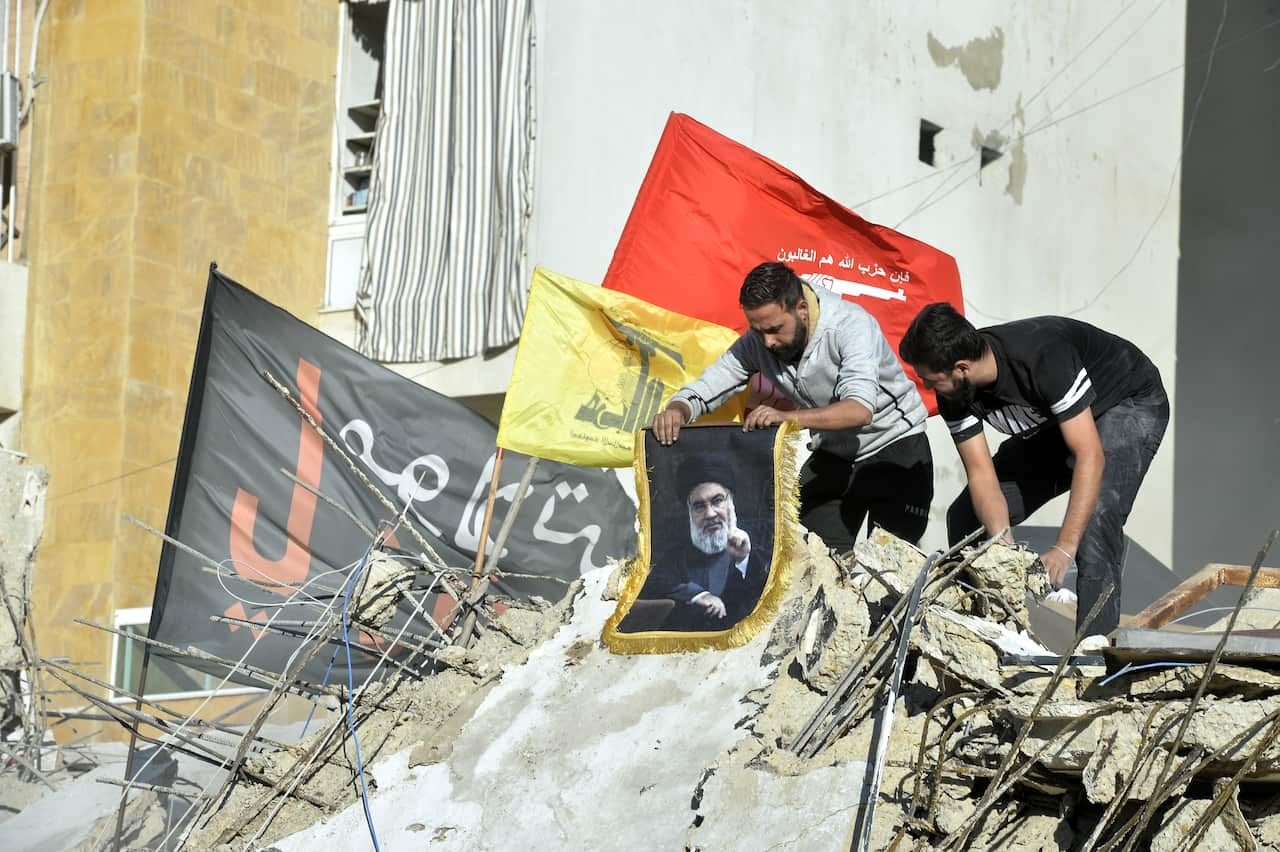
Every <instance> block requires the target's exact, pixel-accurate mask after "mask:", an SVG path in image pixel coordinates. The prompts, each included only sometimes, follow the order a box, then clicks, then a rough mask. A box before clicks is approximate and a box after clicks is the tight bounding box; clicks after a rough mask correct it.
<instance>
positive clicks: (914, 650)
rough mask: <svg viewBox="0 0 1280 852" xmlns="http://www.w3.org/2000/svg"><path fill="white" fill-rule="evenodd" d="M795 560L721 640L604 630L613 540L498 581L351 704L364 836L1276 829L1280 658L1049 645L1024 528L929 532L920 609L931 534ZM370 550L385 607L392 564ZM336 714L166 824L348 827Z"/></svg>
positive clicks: (1211, 833)
mask: <svg viewBox="0 0 1280 852" xmlns="http://www.w3.org/2000/svg"><path fill="white" fill-rule="evenodd" d="M789 559H790V563H791V566H792V581H791V585H790V587H789V589H788V592H787V596H786V598H785V599H784V601H783V602H782V605H781V608H780V612H779V615H778V617H777V618H776V620H775V621H774V622H773V624H772V626H771V627H770V628H768V629H766V630H765V631H763V632H762V633H761V635H759V636H757V637H756V638H755V639H753V640H752V641H751V642H749V643H748V644H746V645H744V646H743V647H740V648H733V649H729V650H725V651H703V652H700V653H689V654H670V655H655V656H637V657H627V656H618V655H614V654H611V653H609V652H608V651H607V650H606V649H605V648H604V647H603V645H602V644H601V643H600V641H599V637H600V631H601V628H602V626H603V624H604V621H605V620H606V619H607V618H608V616H609V615H610V613H611V612H612V610H613V607H614V601H615V600H616V598H617V596H618V590H619V588H620V583H621V580H622V577H623V576H624V573H625V572H624V570H623V568H622V567H621V566H615V567H614V570H612V571H610V569H607V568H606V569H601V570H599V571H595V572H592V573H590V574H588V575H586V576H585V577H584V578H583V580H582V581H581V583H580V584H577V585H575V587H574V588H572V589H570V590H569V592H568V593H567V594H566V595H565V596H564V598H563V599H562V600H561V601H560V602H558V603H556V604H551V603H549V602H546V601H541V600H537V601H534V602H527V603H513V604H512V605H510V606H509V607H508V608H506V609H505V610H504V611H502V612H501V613H500V614H499V615H497V617H496V619H495V620H493V621H492V622H491V624H490V626H489V628H488V629H486V630H485V632H484V633H483V635H482V636H481V637H480V638H479V640H478V641H476V642H475V643H474V644H473V645H471V646H470V647H463V646H461V645H448V646H445V647H442V648H439V649H438V650H437V651H436V652H435V654H434V659H435V661H436V664H437V671H436V672H435V673H434V674H433V675H432V676H431V677H427V678H423V679H412V678H399V677H392V676H388V678H387V679H386V680H385V681H384V682H382V683H380V684H378V685H377V686H375V687H374V688H373V689H372V690H370V691H369V692H367V693H366V694H365V695H364V696H362V697H361V700H360V701H359V702H358V707H357V710H356V716H355V723H356V726H357V729H358V732H359V742H360V746H361V750H362V754H361V758H362V768H363V776H364V779H365V782H366V785H367V787H368V790H369V802H368V806H369V819H371V821H372V822H373V824H374V825H376V826H377V830H378V836H379V842H380V845H381V848H383V849H388V850H390V849H420V848H423V847H424V846H429V847H430V848H432V849H439V850H464V849H466V850H470V849H477V848H480V849H525V848H593V849H595V848H599V849H605V848H607V849H617V850H630V849H636V850H642V849H645V850H647V849H653V848H664V849H665V848H675V849H679V848H684V849H687V850H722V849H724V850H734V849H742V848H761V849H765V848H768V849H782V850H786V849H793V850H800V849H804V850H822V849H832V850H835V849H841V850H843V849H848V848H850V846H851V843H852V841H853V839H854V837H855V836H856V832H857V831H858V830H859V829H860V828H861V827H862V823H863V821H864V820H866V819H867V817H868V815H869V814H870V813H871V810H872V808H871V807H870V805H871V803H872V802H873V801H874V804H875V807H874V818H873V819H872V820H871V824H870V829H869V830H870V838H871V848H872V849H877V850H885V849H891V848H892V849H898V850H905V849H921V848H937V849H1002V850H1005V849H1007V850H1019V852H1021V850H1039V849H1045V850H1049V849H1053V850H1060V849H1061V850H1065V849H1086V848H1088V849H1096V848H1103V847H1106V846H1107V845H1108V844H1115V846H1114V848H1123V847H1125V845H1126V844H1130V848H1135V849H1160V850H1175V849H1207V850H1228V849H1230V850H1236V849H1241V850H1244V849H1249V850H1252V849H1276V850H1280V787H1278V786H1276V784H1277V782H1280V672H1277V671H1272V670H1269V669H1267V668H1265V667H1258V666H1245V665H1238V664H1217V665H1214V666H1212V667H1211V666H1209V665H1206V664H1202V663H1201V664H1195V665H1185V664H1184V665H1179V666H1176V667H1165V666H1155V667H1151V668H1143V669H1134V670H1128V671H1120V672H1117V671H1115V667H1114V666H1113V667H1112V669H1111V670H1110V671H1108V669H1106V668H1104V667H1103V666H1098V665H1091V664H1086V663H1081V662H1079V661H1075V662H1073V661H1071V660H1062V658H1060V657H1058V656H1056V655H1054V654H1053V652H1051V651H1050V650H1049V649H1048V648H1046V647H1044V646H1043V645H1042V644H1040V643H1039V641H1038V640H1037V639H1036V637H1035V636H1034V635H1033V634H1032V633H1031V632H1030V630H1029V628H1028V627H1027V621H1028V619H1027V606H1026V600H1027V598H1028V596H1032V597H1035V596H1039V595H1042V594H1043V593H1044V592H1045V590H1046V588H1047V586H1046V583H1047V580H1046V579H1045V578H1044V576H1043V571H1042V570H1040V569H1039V566H1038V563H1037V561H1036V558H1035V554H1034V553H1031V552H1030V551H1028V550H1026V549H1025V548H1021V547H1015V546H1005V545H1001V544H993V545H990V546H988V547H986V548H985V549H982V548H976V549H969V550H965V551H962V552H960V553H959V554H956V555H954V556H951V557H950V558H948V559H944V560H943V561H942V562H940V563H939V564H938V565H936V566H934V568H932V569H931V573H930V574H929V575H928V577H926V578H925V580H926V582H925V584H924V586H923V589H924V592H923V595H922V597H921V601H920V605H919V608H918V610H917V611H916V612H915V613H914V614H911V613H910V612H909V611H908V608H907V607H906V606H905V603H906V599H907V596H908V594H909V592H910V589H911V587H912V584H913V583H914V582H915V581H916V579H917V577H918V576H919V572H920V570H921V568H922V566H923V565H924V564H925V555H924V554H922V553H920V552H919V551H918V550H916V549H915V548H913V547H911V546H910V545H908V544H906V543H905V542H902V541H899V540H897V539H895V538H893V537H892V536H889V535H888V534H886V533H884V532H882V531H878V530H877V531H875V532H874V533H873V534H872V535H871V536H870V537H869V538H868V539H867V540H865V541H863V542H861V543H859V545H858V546H857V547H856V548H855V550H854V551H853V552H851V553H849V554H845V555H842V556H833V555H832V554H830V553H829V552H828V549H827V548H826V546H825V545H824V543H823V542H822V541H821V540H820V539H818V538H817V537H816V536H812V535H806V536H803V537H801V538H800V540H798V541H797V542H796V543H795V544H794V545H793V547H792V551H791V553H790V554H789ZM373 565H374V569H372V570H371V571H370V579H369V582H368V584H367V585H366V587H365V589H364V590H363V595H362V597H361V607H362V618H372V619H374V620H376V618H377V614H376V613H377V611H378V610H379V608H380V606H381V605H382V602H383V601H386V600H395V599H396V598H397V597H398V596H399V595H400V594H403V589H404V587H405V585H406V582H407V581H406V575H405V573H404V572H403V570H401V569H400V567H399V566H397V564H396V563H395V562H394V561H393V560H390V559H386V560H384V559H381V558H377V557H375V559H374V560H373ZM378 566H381V567H378ZM371 613H372V614H371ZM908 617H910V618H911V623H912V630H911V635H910V639H909V643H908V645H907V654H906V663H905V667H904V670H903V674H904V678H903V682H902V688H901V690H900V691H899V693H898V694H897V696H896V699H895V703H894V705H893V708H892V709H893V713H892V714H891V717H892V721H891V724H890V727H889V730H888V734H887V739H886V740H885V742H884V746H883V747H882V748H881V747H880V746H879V743H880V737H881V736H882V733H883V732H882V730H881V728H880V715H881V708H882V702H883V700H884V696H885V695H886V694H887V684H888V682H889V680H890V678H891V675H892V666H893V660H894V653H893V651H894V649H895V648H896V647H897V644H898V642H899V637H900V629H899V625H901V624H902V623H903V621H904V620H905V619H907V618H908ZM1015 660H1016V661H1017V662H1014V661H1015ZM1060 660H1061V665H1059V664H1058V662H1059V661H1060ZM1028 661H1031V662H1028ZM342 718H343V717H342V716H341V715H340V711H339V709H338V706H337V702H332V704H331V706H330V708H329V709H328V710H327V711H322V712H321V713H320V714H319V716H318V717H317V719H316V720H314V723H313V728H312V729H311V733H309V734H308V735H307V736H306V737H304V738H302V739H301V740H300V741H298V742H297V743H296V744H295V745H291V746H288V747H283V748H265V749H257V750H255V751H253V752H251V753H250V754H249V756H248V757H247V759H246V760H245V762H244V764H243V766H242V767H241V769H240V772H239V781H238V782H237V783H236V784H235V785H233V786H232V787H231V788H230V790H229V792H228V793H227V795H226V796H225V797H224V798H223V799H221V800H220V801H219V802H218V803H217V805H216V806H215V807H212V808H209V809H208V811H207V812H206V813H204V814H203V815H202V817H201V818H200V819H199V820H197V824H196V826H195V828H194V830H193V831H192V832H191V834H190V835H189V836H188V837H187V838H186V840H185V843H184V848H191V849H246V848H268V847H270V848H274V849H277V850H281V852H284V850H301V849H312V848H331V847H338V846H343V847H347V848H354V847H355V846H360V845H361V844H363V843H364V842H365V840H364V836H365V835H366V834H367V831H368V829H367V828H366V815H365V811H364V806H363V804H362V802H361V800H360V798H359V793H358V786H357V784H356V783H355V780H356V778H357V777H358V776H359V774H360V769H361V765H358V764H357V761H356V756H355V753H354V750H353V749H352V748H351V739H350V738H349V737H347V736H345V735H343V736H335V735H334V733H333V732H334V731H335V730H342V728H341V726H337V727H335V726H334V725H333V724H331V723H333V722H334V721H335V720H341V719H342ZM877 760H883V773H882V776H881V780H880V783H879V786H878V788H877V789H876V790H872V789H871V788H870V784H871V779H872V777H873V768H874V765H875V763H876V761H877ZM873 797H874V799H873ZM104 818H105V817H104ZM110 819H111V820H115V819H116V816H115V813H114V810H113V811H112V813H111V815H110ZM124 824H125V831H126V833H127V834H128V837H127V845H129V846H130V847H136V848H148V846H149V844H153V843H154V842H155V841H157V840H158V835H156V836H151V837H148V836H147V834H148V832H151V833H152V834H153V835H155V834H156V831H157V826H159V827H160V828H163V827H164V825H165V823H164V821H163V820H160V819H158V818H157V811H156V808H155V799H154V796H152V795H151V794H149V793H148V794H145V795H144V794H141V793H140V794H137V795H135V796H134V797H133V798H132V799H131V800H130V805H129V808H128V809H127V810H126V811H125V813H124ZM104 826H107V823H102V825H100V826H98V827H97V828H96V829H95V832H96V834H99V835H100V834H103V833H104ZM85 848H91V846H90V847H85Z"/></svg>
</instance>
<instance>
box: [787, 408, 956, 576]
mask: <svg viewBox="0 0 1280 852" xmlns="http://www.w3.org/2000/svg"><path fill="white" fill-rule="evenodd" d="M932 501H933V453H932V452H931V451H930V449H929V439H928V438H927V437H926V436H925V434H924V433H923V432H921V433H919V434H917V435H908V436H907V437H905V438H900V439H899V440H897V441H894V442H893V443H892V444H890V445H889V446H887V447H885V448H884V449H882V450H880V451H879V452H878V453H876V454H875V455H873V456H870V457H868V458H865V459H862V460H861V461H857V462H853V461H849V460H848V459H844V458H841V457H840V456H837V455H834V454H832V453H828V452H824V451H823V450H815V451H814V453H813V455H811V456H809V460H808V461H807V462H805V464H804V468H803V469H802V470H801V471H800V522H801V523H802V524H804V525H805V527H807V528H808V529H810V530H812V531H813V532H816V533H817V534H818V535H820V536H822V540H823V541H825V542H826V543H827V546H828V547H831V548H834V549H835V550H837V551H840V552H844V551H846V550H851V549H853V543H854V539H855V538H856V537H857V535H858V529H859V528H860V527H861V526H862V522H863V520H864V519H866V518H867V517H868V516H870V519H871V524H872V525H873V526H876V525H878V526H881V527H883V528H884V529H886V530H888V531H889V532H891V533H893V534H894V535H896V536H897V537H898V538H901V539H905V540H906V541H909V542H911V543H912V544H915V543H917V542H918V541H920V536H922V535H924V530H925V527H927V526H928V525H929V504H930V503H931V502H932Z"/></svg>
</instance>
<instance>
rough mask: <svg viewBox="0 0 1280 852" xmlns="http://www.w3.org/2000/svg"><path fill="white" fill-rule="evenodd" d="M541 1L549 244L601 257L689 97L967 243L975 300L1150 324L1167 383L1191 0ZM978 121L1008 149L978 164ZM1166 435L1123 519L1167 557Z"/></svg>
mask: <svg viewBox="0 0 1280 852" xmlns="http://www.w3.org/2000/svg"><path fill="white" fill-rule="evenodd" d="M536 10H537V16H538V19H537V33H538V43H537V63H538V80H537V86H538V139H537V153H536V155H537V189H536V196H535V199H536V200H535V213H534V229H533V240H532V250H531V258H530V259H531V261H532V262H534V263H537V264H541V265H544V266H547V267H548V268H550V269H553V270H555V271H557V272H561V273H565V274H567V275H571V276H574V277H576V278H579V279H582V280H586V281H596V282H598V281H600V280H601V278H602V277H603V276H604V272H605V269H606V268H607V266H608V263H609V259H610V257H611V254H612V251H613V247H614V245H615V243H616V242H617V238H618V235H619V233H620V232H621V230H622V226H623V224H624V222H625V220H626V217H627V214H628V213H629V212H630V208H631V203H632V200H633V199H634V197H635V193H636V190H637V189H638V188H639V185H640V182H641V180H642V178H643V176H644V172H645V169H646V168H647V166H648V164H649V159H650V157H651V155H652V153H653V149H654V146H655V145H656V144H657V141H658V136H659V134H660V132H661V130H662V126H663V123H664V122H665V120H666V117H667V114H668V113H669V112H670V111H673V110H674V111H680V112H685V113H688V114H690V115H692V116H693V117H695V118H697V119H698V120H700V121H702V122H704V123H706V124H709V125H710V126H711V127H713V128H715V129H716V130H719V131H720V132H722V133H724V134H726V135H728V136H730V137H732V138H734V139H736V140H738V141H740V142H743V143H745V144H747V145H749V146H751V147H753V148H754V149H756V150H757V151H759V152H761V153H763V154H765V155H767V156H769V157H771V158H773V159H775V160H777V161H778V162H780V163H782V164H784V165H786V166H788V167H789V168H791V169H793V170H794V171H796V172H797V173H798V174H800V175H801V176H802V177H804V178H805V179H806V180H808V181H809V182H810V183H811V184H813V185H814V186H815V187H817V188H818V189H820V190H822V191H824V192H826V193H827V194H829V195H831V196H832V197H834V198H836V199H838V200H840V201H841V202H843V203H844V204H846V205H847V206H849V207H851V208H852V209H854V210H855V211H856V212H858V213H860V214H862V215H864V216H865V217H867V218H869V219H871V220H873V221H876V222H880V223H883V224H887V225H893V226H898V225H899V223H901V225H900V229H901V230H903V231H904V232H906V233H908V234H911V235H912V236H915V237H918V238H920V239H923V240H926V241H927V242H930V243H932V244H934V245H936V246H938V247H940V248H942V249H944V250H946V251H948V252H950V253H951V254H953V255H954V256H955V257H956V259H957V261H958V262H959V266H960V272H961V276H962V280H963V282H964V289H965V294H966V299H967V301H968V310H967V312H968V314H969V316H970V317H971V318H972V319H973V320H974V321H975V322H976V323H977V324H979V325H984V324H991V323H995V322H999V321H1001V320H1002V319H1005V318H1020V317H1026V316H1033V315H1036V314H1043V313H1060V314H1061V313H1066V314H1071V315H1073V316H1076V317H1078V318H1080V319H1083V320H1086V321H1089V322H1092V323H1095V324H1097V325H1099V326H1102V327H1104V328H1106V329H1108V330H1110V331H1114V332H1116V333H1118V334H1121V335H1123V336H1126V337H1128V338H1130V339H1131V340H1133V341H1134V342H1136V343H1137V344H1138V345H1139V346H1141V347H1142V348H1143V349H1144V350H1145V351H1146V352H1147V353H1148V354H1149V355H1150V356H1151V357H1152V359H1153V360H1154V361H1155V362H1156V364H1157V366H1159V367H1160V369H1161V372H1162V373H1163V374H1164V377H1165V383H1166V386H1167V388H1168V389H1169V391H1170V392H1171V393H1172V390H1173V370H1174V328H1175V326H1174V321H1175V295H1176V284H1177V255H1178V242H1177V241H1178V222H1177V218H1178V207H1179V198H1178V184H1177V181H1176V179H1175V177H1176V175H1175V171H1176V168H1177V165H1178V160H1179V152H1180V134H1181V128H1182V99H1183V74H1182V70H1181V65H1182V62H1183V53H1184V47H1183V45H1184V29H1185V11H1186V10H1185V5H1184V3H1183V2H1161V1H1160V0H1112V2H1095V3H1076V4H1053V5H1045V4H1022V3H1015V2H1011V0H1006V2H997V0H977V1H976V2H968V3H963V4H955V3H942V2H934V3H923V2H917V3H890V2H862V3H849V2H841V1H840V0H788V2H772V0H736V1H733V2H731V0H701V2H698V3H689V2H679V0H646V2H639V0H538V2H537V6H536ZM1133 87H1136V88H1133ZM1126 90H1128V91H1126ZM1108 98H1110V100H1108ZM922 118H923V119H928V120H930V121H932V122H934V123H936V124H939V125H941V126H942V127H943V128H944V130H943V132H942V133H941V134H940V135H939V137H938V145H939V149H940V150H939V163H940V166H939V167H937V168H931V167H929V166H926V165H924V164H922V163H920V162H918V159H917V151H918V131H919V124H920V120H921V119H922ZM1022 134H1026V136H1025V138H1022ZM975 139H982V140H987V142H988V144H989V145H992V146H993V147H996V148H998V149H1001V150H1003V151H1004V156H1002V157H1001V158H1000V159H999V160H997V161H995V162H994V163H992V164H991V165H989V166H988V167H987V168H986V169H983V170H982V172H981V175H980V176H979V170H978V161H977V157H976V153H977V151H976V144H975ZM1010 140H1017V141H1013V142H1012V143H1011V142H1010ZM965 158H971V159H968V160H967V161H965ZM948 162H950V163H953V164H955V165H953V166H952V167H950V168H949V167H948V166H946V165H945V163H948ZM915 180H920V181H921V182H920V183H917V184H915V185H911V186H905V185H906V184H908V183H910V182H911V181H915ZM1175 404H1176V401H1175ZM930 437H931V438H932V439H933V443H934V452H935V460H936V462H937V488H938V491H937V496H936V499H935V505H934V520H933V523H932V524H931V526H930V531H929V533H928V536H927V543H928V544H930V545H933V544H935V543H939V542H941V541H942V540H943V539H944V538H945V531H944V529H943V524H942V518H943V514H944V512H945V508H946V506H947V505H948V504H949V502H950V501H951V499H952V498H953V497H954V496H955V495H956V493H958V491H959V490H960V488H961V487H962V485H963V481H964V477H963V471H962V470H961V468H960V466H959V463H958V461H957V459H956V456H955V452H954V450H953V449H952V448H951V446H950V440H949V438H948V437H946V435H945V430H944V429H941V428H940V424H938V423H936V422H934V423H931V426H930ZM1173 437H1174V436H1173V435H1172V432H1170V434H1168V435H1167V436H1166V438H1165V445H1164V448H1163V449H1162V450H1161V452H1160V454H1159V456H1158V457H1157V459H1156V463H1155V466H1154V468H1153V470H1152V471H1151V473H1150V475H1149V477H1148V481H1147V484H1146V486H1145V487H1144V489H1143V492H1142V494H1141V496H1140V497H1139V500H1138V505H1137V506H1136V507H1135V509H1134V512H1133V516H1132V517H1131V519H1130V522H1129V525H1128V528H1127V529H1128V532H1129V534H1130V535H1131V536H1132V537H1133V538H1134V539H1135V540H1136V541H1138V542H1139V543H1140V544H1141V545H1142V546H1144V547H1145V548H1146V549H1148V550H1149V551H1151V552H1152V553H1153V554H1154V555H1155V556H1156V558H1158V559H1160V560H1161V561H1163V562H1165V563H1166V564H1167V563H1168V562H1169V559H1170V550H1171V515H1172V469H1173V468H1172V458H1173ZM1064 505H1065V501H1064V500H1060V501H1055V504H1053V505H1051V506H1050V507H1047V508H1046V509H1045V510H1043V511H1042V512H1041V513H1040V514H1039V515H1037V516H1036V517H1035V518H1034V520H1035V521H1036V522H1039V523H1057V522H1058V521H1059V520H1060V517H1061V511H1062V507H1063V506H1064Z"/></svg>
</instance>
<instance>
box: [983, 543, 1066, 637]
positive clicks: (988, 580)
mask: <svg viewBox="0 0 1280 852" xmlns="http://www.w3.org/2000/svg"><path fill="white" fill-rule="evenodd" d="M965 574H966V576H967V577H968V579H969V580H970V582H972V583H973V585H974V586H975V587H977V588H978V589H982V590H984V591H986V592H988V593H989V594H988V595H983V596H978V597H977V598H976V600H975V605H976V606H977V607H978V609H977V613H978V614H979V615H982V616H983V617H985V618H989V619H991V620H993V621H1001V622H1003V621H1013V622H1015V623H1016V624H1019V625H1023V624H1026V623H1027V605H1026V600H1027V593H1028V592H1030V593H1031V594H1032V595H1033V596H1034V597H1036V598H1037V599H1040V598H1043V597H1044V596H1045V595H1047V594H1048V593H1049V592H1050V590H1051V587H1050V586H1049V577H1048V575H1047V574H1046V573H1045V570H1044V566H1043V565H1041V564H1040V557H1039V554H1037V553H1036V552H1035V551H1033V550H1031V549H1030V548H1028V547H1024V546H1022V545H1007V544H993V545H991V546H990V547H988V548H987V549H986V551H985V552H983V553H982V554H981V555H979V556H978V557H977V558H976V559H974V560H973V561H972V562H970V563H969V566H968V567H967V568H966V569H965ZM1001 609H1003V611H1000V610H1001Z"/></svg>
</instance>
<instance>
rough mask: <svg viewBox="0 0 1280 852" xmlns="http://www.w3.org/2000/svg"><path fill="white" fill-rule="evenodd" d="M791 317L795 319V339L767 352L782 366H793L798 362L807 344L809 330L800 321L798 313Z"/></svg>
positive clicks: (794, 312)
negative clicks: (782, 364)
mask: <svg viewBox="0 0 1280 852" xmlns="http://www.w3.org/2000/svg"><path fill="white" fill-rule="evenodd" d="M792 316H794V317H795V318H796V336H795V339H794V340H792V341H791V342H790V343H787V344H778V345H777V346H774V347H773V348H772V349H770V350H769V351H770V352H771V353H773V357H775V358H777V359H778V360H779V361H781V362H782V363H784V364H794V363H796V362H797V361H799V360H800V356H801V355H803V354H804V348H805V346H807V345H808V344H809V329H808V328H807V327H806V326H805V324H804V321H803V320H801V319H800V312H799V311H793V312H792Z"/></svg>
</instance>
